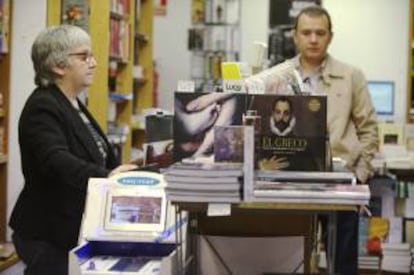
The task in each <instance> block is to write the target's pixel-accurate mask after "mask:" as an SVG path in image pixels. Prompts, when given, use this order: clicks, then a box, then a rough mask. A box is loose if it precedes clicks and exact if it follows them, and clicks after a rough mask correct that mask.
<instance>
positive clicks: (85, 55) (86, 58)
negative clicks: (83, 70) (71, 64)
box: [69, 52, 95, 63]
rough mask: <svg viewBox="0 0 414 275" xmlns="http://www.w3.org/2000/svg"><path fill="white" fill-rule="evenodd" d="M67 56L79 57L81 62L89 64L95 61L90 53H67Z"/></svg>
mask: <svg viewBox="0 0 414 275" xmlns="http://www.w3.org/2000/svg"><path fill="white" fill-rule="evenodd" d="M69 56H79V57H80V58H81V60H82V61H84V62H87V63H90V62H91V61H92V59H95V56H94V55H93V53H92V52H77V53H69Z"/></svg>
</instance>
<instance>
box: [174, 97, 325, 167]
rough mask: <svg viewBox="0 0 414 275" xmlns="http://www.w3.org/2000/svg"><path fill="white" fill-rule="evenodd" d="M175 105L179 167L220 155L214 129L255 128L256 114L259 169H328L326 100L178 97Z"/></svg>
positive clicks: (321, 98)
mask: <svg viewBox="0 0 414 275" xmlns="http://www.w3.org/2000/svg"><path fill="white" fill-rule="evenodd" d="M174 104H175V115H174V127H173V128H174V160H175V161H179V160H181V159H183V158H188V157H199V156H208V155H210V156H211V155H212V154H214V153H215V152H216V153H218V150H219V149H214V146H221V145H219V144H218V143H219V141H217V144H215V137H216V136H215V132H214V129H219V128H220V127H234V126H240V125H243V122H244V124H246V125H248V124H249V125H251V122H248V121H247V120H246V118H247V117H248V116H247V114H250V113H253V112H254V113H255V116H254V117H255V122H254V125H255V136H254V146H255V150H254V159H255V163H254V166H255V169H260V170H294V171H326V170H327V168H328V154H327V151H328V150H327V146H328V143H327V138H326V136H327V134H326V133H327V124H326V113H327V108H326V96H297V95H291V96H286V95H274V94H273V95H270V94H261V95H246V94H238V93H207V94H206V93H178V92H177V93H175V101H174ZM220 131H223V132H224V128H223V129H222V130H220ZM217 137H218V135H217ZM215 150H216V151H215Z"/></svg>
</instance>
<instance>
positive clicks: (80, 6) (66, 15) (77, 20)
mask: <svg viewBox="0 0 414 275" xmlns="http://www.w3.org/2000/svg"><path fill="white" fill-rule="evenodd" d="M61 5H62V12H61V14H62V18H61V21H62V24H70V25H75V26H78V27H81V28H82V29H84V30H85V31H89V0H86V1H85V0H63V1H62V4H61Z"/></svg>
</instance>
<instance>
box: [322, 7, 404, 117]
mask: <svg viewBox="0 0 414 275" xmlns="http://www.w3.org/2000/svg"><path fill="white" fill-rule="evenodd" d="M323 5H324V7H325V8H326V9H327V10H328V11H329V12H330V14H331V16H332V21H333V31H334V38H333V41H332V44H331V47H330V52H331V54H332V55H334V56H336V57H337V58H339V59H341V60H343V61H346V62H349V63H351V64H354V65H356V66H358V67H359V68H361V69H362V70H363V71H364V73H365V76H366V77H367V79H369V80H392V81H395V84H396V97H395V108H394V109H395V110H396V114H395V120H396V121H399V122H405V111H406V100H407V99H406V95H407V70H408V33H409V31H408V28H409V24H408V22H409V16H408V7H409V0H398V1H395V0H364V1H361V0H347V1H337V0H324V1H323Z"/></svg>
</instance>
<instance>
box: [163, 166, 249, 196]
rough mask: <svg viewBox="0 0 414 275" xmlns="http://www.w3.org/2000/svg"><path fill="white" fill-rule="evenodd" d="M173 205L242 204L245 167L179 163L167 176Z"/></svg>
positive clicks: (167, 191) (167, 172) (169, 170)
mask: <svg viewBox="0 0 414 275" xmlns="http://www.w3.org/2000/svg"><path fill="white" fill-rule="evenodd" d="M164 176H165V180H166V181H167V187H166V194H167V199H168V200H170V201H182V202H240V201H241V188H242V182H243V165H242V164H238V163H217V162H215V163H199V162H195V163H185V162H177V163H174V164H173V165H171V166H170V167H169V168H168V169H167V170H166V171H165V172H164Z"/></svg>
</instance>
